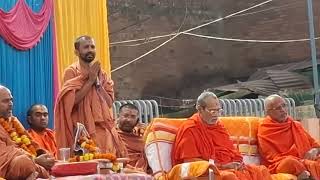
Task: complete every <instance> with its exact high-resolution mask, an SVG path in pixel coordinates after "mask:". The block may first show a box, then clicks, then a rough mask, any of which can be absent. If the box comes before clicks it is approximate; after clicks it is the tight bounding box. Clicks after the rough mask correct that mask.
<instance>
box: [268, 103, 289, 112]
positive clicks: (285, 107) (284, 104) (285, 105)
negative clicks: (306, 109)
mask: <svg viewBox="0 0 320 180" xmlns="http://www.w3.org/2000/svg"><path fill="white" fill-rule="evenodd" d="M287 108H288V105H287V104H286V103H283V104H280V105H279V106H278V107H274V108H270V109H269V110H275V111H280V110H283V109H285V110H286V109H287Z"/></svg>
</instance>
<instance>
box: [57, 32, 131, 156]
mask: <svg viewBox="0 0 320 180" xmlns="http://www.w3.org/2000/svg"><path fill="white" fill-rule="evenodd" d="M74 48H75V54H76V55H77V56H78V58H79V60H78V61H77V62H75V63H73V64H72V65H71V66H69V67H68V68H67V69H66V70H65V74H64V78H63V87H62V89H61V91H60V92H59V95H58V98H57V103H56V107H55V123H54V124H55V131H56V132H59V133H56V140H57V146H58V148H63V147H69V148H73V147H72V145H73V144H74V136H75V134H74V133H75V132H74V127H75V126H76V123H77V122H80V123H81V124H83V125H84V126H85V127H86V129H87V130H88V133H89V134H90V136H91V138H93V139H94V140H95V142H96V143H97V146H98V147H99V148H100V150H101V152H102V153H105V152H109V153H115V154H116V155H117V156H118V157H124V156H126V154H125V147H124V144H123V142H122V141H121V139H120V137H119V134H118V132H117V130H116V128H115V122H114V119H113V115H112V109H111V108H112V103H113V101H114V92H113V81H112V80H111V78H110V77H109V76H108V75H107V74H106V73H105V72H104V71H103V70H102V69H101V67H100V62H99V61H94V59H95V56H96V47H95V43H94V40H93V38H92V37H89V36H81V37H79V38H77V40H76V41H75V43H74Z"/></svg>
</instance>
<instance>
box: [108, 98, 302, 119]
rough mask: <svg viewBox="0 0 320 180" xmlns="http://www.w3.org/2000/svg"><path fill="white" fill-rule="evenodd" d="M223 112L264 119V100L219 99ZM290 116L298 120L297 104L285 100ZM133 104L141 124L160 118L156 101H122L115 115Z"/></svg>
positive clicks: (117, 104) (114, 105)
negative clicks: (127, 105) (137, 111)
mask: <svg viewBox="0 0 320 180" xmlns="http://www.w3.org/2000/svg"><path fill="white" fill-rule="evenodd" d="M219 101H220V104H221V108H222V109H223V112H222V114H221V116H257V117H264V116H265V109H264V99H219ZM285 101H286V104H287V108H288V114H289V115H290V116H291V117H293V118H296V104H295V102H294V99H292V98H285ZM127 103H131V104H134V105H136V106H137V108H138V109H139V121H140V123H146V124H148V123H149V122H150V121H151V120H152V119H153V118H155V117H159V106H158V103H157V102H156V101H155V100H121V101H115V102H114V103H113V114H114V117H115V118H117V117H118V114H119V108H120V107H121V106H122V105H123V104H127Z"/></svg>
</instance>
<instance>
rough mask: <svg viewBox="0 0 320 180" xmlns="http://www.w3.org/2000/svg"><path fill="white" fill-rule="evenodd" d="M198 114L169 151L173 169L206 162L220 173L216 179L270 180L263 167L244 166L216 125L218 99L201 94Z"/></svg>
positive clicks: (185, 123)
mask: <svg viewBox="0 0 320 180" xmlns="http://www.w3.org/2000/svg"><path fill="white" fill-rule="evenodd" d="M197 110H198V113H196V114H194V115H193V116H192V117H191V118H189V119H188V120H187V121H186V122H184V123H183V124H182V125H181V127H180V128H179V130H178V133H177V136H176V139H175V143H174V145H173V149H172V160H173V165H176V164H180V163H184V162H193V161H200V160H205V161H208V160H210V159H212V160H214V163H215V165H216V166H217V168H218V169H219V171H220V177H218V179H228V180H232V179H240V180H248V179H250V180H266V179H271V175H270V173H269V172H268V169H267V168H266V167H264V166H254V165H244V163H243V161H242V156H241V155H240V153H239V152H238V151H237V150H236V149H235V148H234V146H233V144H232V141H231V140H230V136H229V134H228V132H227V130H226V129H225V128H224V126H223V125H222V124H221V123H220V122H219V119H218V118H219V117H218V116H219V113H220V111H221V108H220V104H219V99H218V98H217V96H216V95H215V94H214V93H212V92H203V93H202V94H201V95H200V96H199V97H198V99H197Z"/></svg>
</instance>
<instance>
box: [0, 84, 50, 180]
mask: <svg viewBox="0 0 320 180" xmlns="http://www.w3.org/2000/svg"><path fill="white" fill-rule="evenodd" d="M12 107H13V97H12V95H11V92H10V90H9V89H8V88H6V87H4V86H1V85H0V177H4V178H6V179H35V178H36V177H40V178H48V177H49V174H48V171H47V170H49V169H51V167H52V166H53V165H54V158H52V157H51V156H50V155H48V154H41V153H45V152H43V151H41V150H40V149H38V150H37V153H36V154H37V155H38V156H37V157H35V156H33V155H31V154H30V153H28V152H27V151H26V150H24V149H23V148H22V145H25V142H23V141H22V140H21V139H22V138H21V137H22V135H21V134H20V133H19V132H22V133H23V134H25V136H26V135H27V132H26V130H25V129H24V128H23V126H22V124H21V123H20V122H19V120H18V119H17V118H16V117H14V116H12ZM18 136H19V137H18ZM28 138H30V137H28ZM13 139H15V141H14V140H13ZM25 139H26V138H25ZM30 143H31V144H29V145H27V147H31V145H33V147H34V148H37V144H36V143H34V142H33V141H31V142H30ZM29 149H30V148H29ZM40 154H41V155H40ZM46 169H47V170H46Z"/></svg>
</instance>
